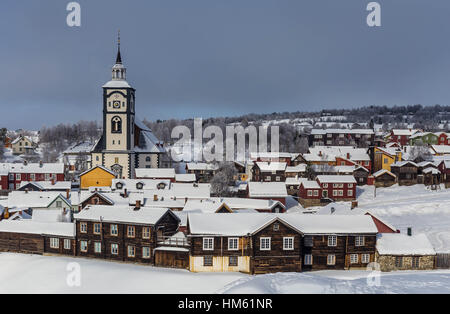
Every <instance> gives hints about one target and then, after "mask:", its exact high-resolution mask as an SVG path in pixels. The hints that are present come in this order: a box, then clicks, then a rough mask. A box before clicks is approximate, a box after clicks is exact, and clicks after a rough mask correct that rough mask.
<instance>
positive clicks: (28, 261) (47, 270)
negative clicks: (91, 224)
mask: <svg viewBox="0 0 450 314" xmlns="http://www.w3.org/2000/svg"><path fill="white" fill-rule="evenodd" d="M72 262H77V263H78V264H79V265H80V270H81V282H80V283H81V285H80V286H79V287H70V286H68V285H67V283H66V280H67V276H68V274H69V272H68V271H67V270H66V267H67V265H68V263H72ZM0 265H1V266H2V267H1V268H0V293H1V294H5V293H22V294H23V293H160V294H161V293H164V294H168V293H186V294H203V293H233V294H234V293H251V294H261V293H450V271H427V272H419V271H416V272H413V271H411V272H395V273H382V274H381V277H380V281H379V283H380V285H379V286H370V285H368V284H367V276H368V274H370V273H369V272H365V271H320V272H310V273H278V274H268V275H258V276H250V275H244V274H240V273H191V272H188V271H185V270H176V269H167V268H158V267H152V266H140V265H132V264H124V263H114V262H107V261H100V260H93V259H83V258H68V257H55V256H39V255H24V254H11V253H0ZM370 282H373V281H372V280H371V281H370Z"/></svg>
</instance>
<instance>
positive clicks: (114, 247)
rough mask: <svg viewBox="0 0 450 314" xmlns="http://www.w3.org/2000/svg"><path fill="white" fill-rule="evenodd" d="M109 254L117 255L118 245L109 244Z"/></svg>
mask: <svg viewBox="0 0 450 314" xmlns="http://www.w3.org/2000/svg"><path fill="white" fill-rule="evenodd" d="M111 254H112V255H117V254H119V245H118V244H116V243H113V244H111Z"/></svg>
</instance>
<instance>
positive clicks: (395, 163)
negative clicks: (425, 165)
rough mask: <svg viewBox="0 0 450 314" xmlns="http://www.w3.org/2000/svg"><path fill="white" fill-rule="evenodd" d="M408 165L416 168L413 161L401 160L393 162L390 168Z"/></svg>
mask: <svg viewBox="0 0 450 314" xmlns="http://www.w3.org/2000/svg"><path fill="white" fill-rule="evenodd" d="M408 164H409V165H411V166H413V167H418V165H417V164H416V163H415V162H413V161H410V160H403V161H397V162H394V163H393V164H391V168H392V167H403V166H406V165H408Z"/></svg>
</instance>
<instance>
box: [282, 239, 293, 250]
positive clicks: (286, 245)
mask: <svg viewBox="0 0 450 314" xmlns="http://www.w3.org/2000/svg"><path fill="white" fill-rule="evenodd" d="M293 249H294V237H284V238H283V250H285V251H291V250H293Z"/></svg>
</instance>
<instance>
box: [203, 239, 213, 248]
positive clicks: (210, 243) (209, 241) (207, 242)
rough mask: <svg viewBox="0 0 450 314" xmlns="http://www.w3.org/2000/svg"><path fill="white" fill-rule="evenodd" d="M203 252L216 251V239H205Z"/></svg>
mask: <svg viewBox="0 0 450 314" xmlns="http://www.w3.org/2000/svg"><path fill="white" fill-rule="evenodd" d="M203 251H214V238H203Z"/></svg>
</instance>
